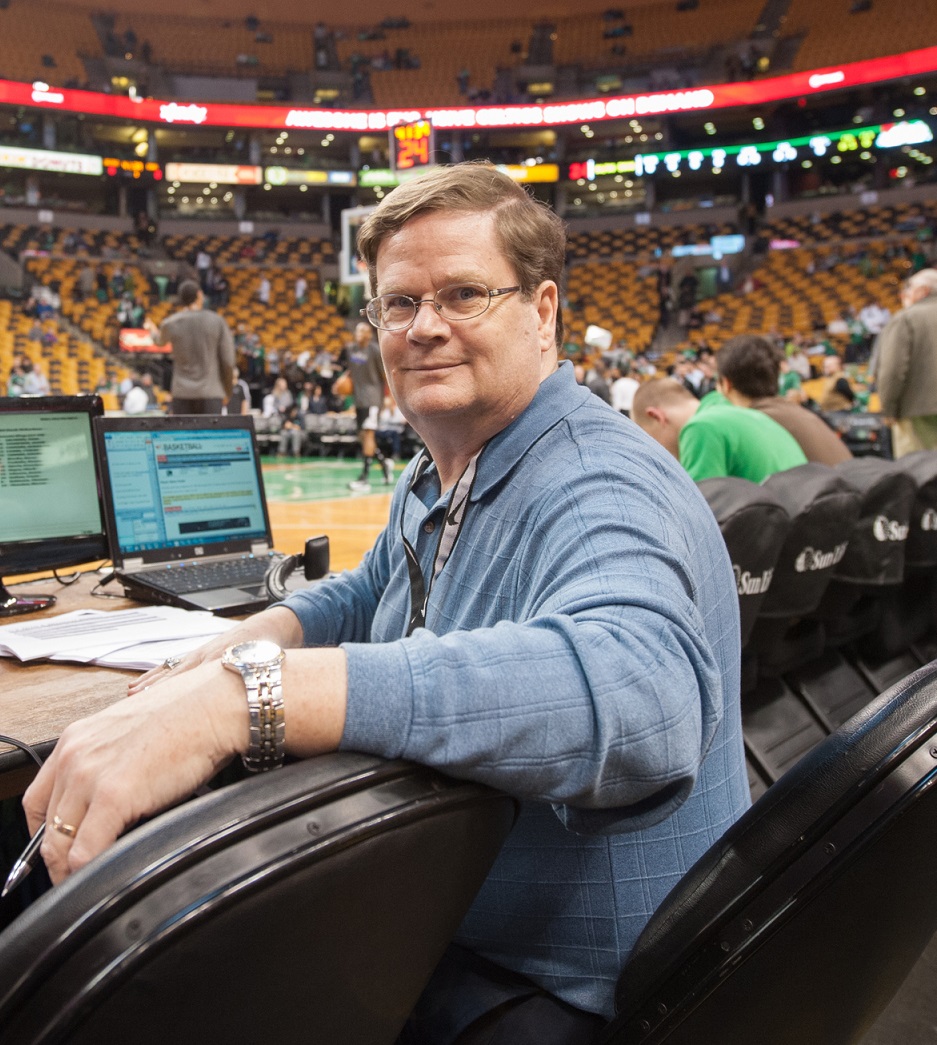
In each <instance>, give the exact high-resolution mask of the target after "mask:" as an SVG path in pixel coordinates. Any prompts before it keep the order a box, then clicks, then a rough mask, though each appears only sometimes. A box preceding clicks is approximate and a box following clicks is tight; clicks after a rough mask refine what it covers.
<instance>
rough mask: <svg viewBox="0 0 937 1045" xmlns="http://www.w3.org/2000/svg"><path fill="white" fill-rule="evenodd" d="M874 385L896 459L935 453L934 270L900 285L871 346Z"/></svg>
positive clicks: (936, 334)
mask: <svg viewBox="0 0 937 1045" xmlns="http://www.w3.org/2000/svg"><path fill="white" fill-rule="evenodd" d="M876 354H877V357H878V359H877V364H876V370H875V380H876V384H877V388H878V394H879V399H880V401H881V404H882V413H883V415H884V416H885V419H886V420H887V421H888V422H889V424H891V430H892V445H893V448H894V454H895V457H903V456H904V455H905V454H908V453H911V452H912V451H914V450H925V449H926V450H932V449H935V448H937V269H932V268H929V269H922V270H921V271H920V272H917V273H915V274H914V275H913V276H911V278H910V279H909V280H908V281H907V282H906V283H905V285H904V287H903V288H902V292H901V311H900V312H899V313H898V314H897V315H895V316H892V318H891V319H890V320H889V321H888V323H887V324H886V325H885V328H884V329H883V330H882V332H881V334H880V335H879V338H878V343H877V345H876Z"/></svg>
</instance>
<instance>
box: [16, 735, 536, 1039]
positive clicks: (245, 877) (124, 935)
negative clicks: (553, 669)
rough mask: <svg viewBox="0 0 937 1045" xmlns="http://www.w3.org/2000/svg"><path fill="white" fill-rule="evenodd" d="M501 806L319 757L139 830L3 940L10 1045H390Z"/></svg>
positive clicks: (445, 786) (473, 876)
mask: <svg viewBox="0 0 937 1045" xmlns="http://www.w3.org/2000/svg"><path fill="white" fill-rule="evenodd" d="M515 811H516V810H515V803H514V801H513V800H512V799H510V798H508V797H506V796H505V795H502V794H499V793H498V792H495V791H492V790H490V789H488V788H485V787H482V786H480V785H476V784H471V783H466V782H464V781H463V782H460V781H455V780H451V779H449V778H447V777H444V776H442V775H440V774H438V773H435V772H433V771H431V770H428V769H425V768H422V767H418V766H413V765H411V764H409V763H405V762H399V761H396V762H388V761H384V760H381V759H377V758H372V757H369V756H363V755H350V754H342V755H329V756H324V757H322V758H316V759H309V760H307V761H303V762H297V763H294V764H292V765H289V766H287V767H286V768H284V769H282V770H279V771H277V772H274V773H267V774H264V775H262V776H257V777H253V778H250V779H247V780H243V781H239V782H237V783H234V784H231V785H229V786H227V787H224V788H220V789H219V790H217V791H214V792H211V793H210V794H207V795H205V796H202V797H200V798H197V799H194V800H192V801H190V802H188V803H186V804H184V805H182V806H180V807H178V808H177V809H175V810H173V811H170V812H168V813H164V814H163V815H161V816H159V817H156V818H155V819H153V820H151V821H150V822H148V823H146V824H144V825H142V826H140V827H138V828H137V829H136V830H134V831H131V832H130V833H129V834H127V835H126V836H125V837H124V838H122V839H121V840H120V841H119V842H118V843H117V844H116V845H115V846H114V847H112V848H111V849H110V850H108V851H107V852H106V853H104V854H103V855H102V856H100V857H98V858H97V859H96V860H95V861H93V862H92V863H91V864H89V865H88V866H87V867H86V868H84V869H83V870H82V871H80V872H78V873H77V874H75V875H74V876H72V877H71V878H70V879H68V880H67V881H66V882H65V883H64V884H62V885H60V886H58V887H57V888H55V889H53V890H51V891H50V892H47V893H45V894H44V895H43V896H41V897H40V898H39V899H38V900H37V901H36V902H35V903H34V904H33V905H32V906H30V907H29V908H27V910H26V911H25V912H24V913H23V914H22V915H20V916H19V917H18V918H17V919H16V920H15V921H14V922H13V923H12V924H11V925H10V926H9V927H8V928H7V929H6V930H5V931H4V932H3V933H2V934H0V1041H3V1042H4V1043H9V1045H14V1043H15V1045H40V1043H41V1045H53V1043H59V1042H62V1043H66V1042H67V1043H68V1045H92V1043H93V1045H102V1043H111V1042H115V1043H116V1042H133V1043H134V1045H168V1043H170V1042H171V1043H173V1045H216V1043H217V1045H222V1043H224V1045H230V1042H232V1041H252V1042H264V1043H270V1045H274V1043H276V1045H291V1043H297V1045H298V1043H300V1042H301V1043H303V1045H308V1043H309V1042H310V1041H321V1042H328V1043H329V1045H390V1043H392V1042H393V1041H394V1040H395V1038H396V1037H397V1034H398V1033H399V1031H400V1028H401V1027H402V1025H403V1023H404V1021H405V1020H406V1017H407V1015H408V1014H409V1012H410V1010H411V1009H412V1007H413V1005H414V1004H415V1002H416V999H417V997H418V996H419V994H420V991H421V990H422V988H423V986H424V984H425V983H426V981H427V980H428V979H429V976H430V974H431V973H432V971H433V968H434V967H435V965H436V963H437V962H438V960H439V958H440V956H441V954H442V952H443V951H444V949H445V948H446V946H447V944H448V943H449V940H450V939H451V937H452V936H453V934H454V932H455V930H456V928H457V927H458V924H459V922H460V921H461V919H462V917H463V915H464V913H465V911H466V910H467V909H468V906H469V904H470V903H471V901H472V899H473V897H474V895H475V893H476V892H477V890H478V888H479V887H480V885H481V883H482V881H483V880H484V878H485V876H486V874H487V872H488V870H489V867H490V865H491V864H492V863H493V861H494V859H495V857H496V855H497V853H498V850H499V849H500V847H501V844H502V842H503V840H504V838H505V837H506V836H507V833H508V831H509V830H510V828H511V826H512V824H513V819H514V815H515Z"/></svg>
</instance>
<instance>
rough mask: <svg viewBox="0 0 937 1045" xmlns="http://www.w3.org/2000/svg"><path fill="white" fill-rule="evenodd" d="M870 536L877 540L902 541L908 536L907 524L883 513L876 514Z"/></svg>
mask: <svg viewBox="0 0 937 1045" xmlns="http://www.w3.org/2000/svg"><path fill="white" fill-rule="evenodd" d="M872 536H873V537H874V538H875V539H876V540H877V541H903V540H906V539H907V536H908V524H907V523H900V522H898V520H897V519H889V518H888V517H887V516H885V515H877V516H876V517H875V522H873V523H872Z"/></svg>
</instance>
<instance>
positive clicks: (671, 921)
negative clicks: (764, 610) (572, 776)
mask: <svg viewBox="0 0 937 1045" xmlns="http://www.w3.org/2000/svg"><path fill="white" fill-rule="evenodd" d="M935 738H937V662H934V663H932V664H930V665H928V666H927V667H925V668H922V669H920V670H919V671H917V672H915V673H914V674H912V675H910V676H909V677H908V678H907V679H905V680H903V681H902V682H901V683H899V684H898V685H897V686H894V687H892V689H890V690H888V691H887V692H886V693H884V694H883V695H881V696H880V697H878V698H876V699H875V700H874V701H873V702H872V703H871V704H870V705H869V706H868V707H866V708H865V709H864V710H863V711H861V712H860V713H859V714H857V715H856V716H854V717H853V718H852V719H850V720H849V721H848V722H847V723H845V724H844V725H843V726H842V727H841V728H840V729H839V730H837V731H836V732H835V733H833V734H831V735H830V736H829V737H827V738H826V739H825V740H824V741H823V742H822V743H821V744H820V745H819V746H818V747H816V748H815V749H814V750H813V751H812V752H811V753H810V754H808V755H807V756H806V757H805V758H803V759H802V760H801V761H800V762H799V763H797V764H796V765H795V766H794V768H792V769H791V770H790V771H789V772H788V773H786V774H785V775H784V776H783V777H782V778H781V779H780V780H779V781H778V782H777V783H775V784H774V785H773V786H772V787H770V788H769V789H768V790H767V791H766V792H765V794H764V795H763V796H762V797H761V798H760V799H759V800H758V801H757V802H756V803H755V805H753V806H752V808H751V809H750V810H749V811H748V812H747V813H746V814H745V815H744V816H743V817H742V818H741V819H740V820H739V821H738V822H737V823H736V824H734V825H733V826H732V827H731V828H730V829H729V831H728V832H727V833H726V834H725V836H724V837H723V838H722V839H721V840H720V841H719V842H717V843H716V845H714V846H713V847H712V848H711V849H710V851H709V852H708V853H706V854H705V855H704V856H703V857H702V859H700V860H699V861H698V862H697V864H696V865H695V866H694V867H693V868H691V870H690V871H689V872H688V873H687V875H686V876H685V878H684V879H683V880H682V881H681V882H680V883H679V884H678V885H677V887H676V888H675V889H674V890H673V891H672V892H671V894H670V895H669V896H668V897H667V898H666V900H665V901H664V903H663V904H662V905H661V907H660V908H659V909H658V911H657V912H656V913H655V914H654V916H653V917H652V919H651V921H650V922H649V923H648V925H647V927H646V928H645V930H644V932H643V934H642V935H641V937H640V938H639V939H638V942H637V943H636V945H635V947H634V950H633V952H632V954H631V956H630V958H629V960H628V962H627V964H626V965H625V966H624V968H623V970H622V973H621V977H620V979H619V983H618V989H617V1008H618V1012H619V1015H618V1017H616V1019H615V1020H614V1021H613V1022H612V1023H611V1024H610V1025H609V1027H608V1029H607V1032H606V1034H605V1036H604V1037H603V1039H602V1041H603V1043H604V1045H663V1043H666V1045H701V1043H710V1042H712V1043H716V1042H718V1043H719V1045H751V1043H752V1042H758V1043H759V1045H790V1043H791V1042H803V1043H804V1045H855V1043H857V1042H859V1040H860V1039H861V1037H862V1035H863V1034H864V1033H865V1032H866V1031H867V1030H868V1028H869V1027H870V1026H871V1025H872V1023H873V1022H874V1020H875V1018H876V1017H877V1016H878V1015H879V1014H880V1013H881V1011H882V1010H883V1009H884V1007H885V1006H886V1004H887V1003H888V1001H889V1000H890V999H891V998H892V997H893V996H894V994H895V993H896V992H897V990H898V988H899V986H900V984H901V983H902V981H903V980H904V978H905V977H906V975H907V974H908V972H909V971H910V969H911V968H912V966H913V965H914V963H915V961H916V960H917V958H918V957H919V955H920V954H921V953H922V951H923V950H924V948H925V947H926V945H927V943H928V941H929V940H930V938H931V937H932V936H933V934H934V932H935V930H937V889H935V888H934V867H935V866H937V831H935V830H934V823H935V818H937V739H935Z"/></svg>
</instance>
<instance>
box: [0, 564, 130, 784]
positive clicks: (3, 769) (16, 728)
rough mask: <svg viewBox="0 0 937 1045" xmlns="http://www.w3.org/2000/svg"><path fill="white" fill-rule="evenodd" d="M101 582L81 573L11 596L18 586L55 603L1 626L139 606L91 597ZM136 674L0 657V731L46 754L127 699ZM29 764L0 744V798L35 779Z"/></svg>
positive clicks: (122, 600) (113, 589) (35, 583)
mask: <svg viewBox="0 0 937 1045" xmlns="http://www.w3.org/2000/svg"><path fill="white" fill-rule="evenodd" d="M99 580H100V577H99V575H98V574H96V573H85V574H82V576H81V578H80V580H78V581H77V582H76V583H75V584H72V585H68V586H64V585H61V584H59V583H58V581H56V580H54V579H51V580H39V581H28V582H26V583H24V584H22V585H14V586H12V589H11V590H12V591H13V592H14V593H15V592H16V591H17V590H18V589H19V588H22V590H23V591H24V592H37V593H39V594H42V595H55V596H56V599H57V602H56V604H55V605H54V606H52V607H51V608H50V609H48V610H42V611H40V612H39V613H30V614H22V615H21V616H16V617H0V624H12V623H14V622H17V621H28V620H39V619H42V618H45V617H48V616H52V615H54V614H57V613H67V612H69V611H70V610H80V609H88V608H90V609H96V610H125V609H131V608H133V607H134V606H137V605H139V603H137V602H134V601H133V600H132V599H125V598H123V597H120V598H107V599H100V598H96V597H94V596H92V595H91V589H92V588H93V587H94V585H95V584H96V583H97V582H98V581H99ZM105 590H106V591H107V592H108V593H111V592H113V593H114V594H117V593H118V592H119V591H120V588H119V586H118V585H111V586H110V587H109V588H107V589H105ZM137 674H139V673H138V672H133V671H118V670H115V669H113V668H99V667H95V666H93V665H89V664H62V663H58V662H56V663H49V662H34V663H30V664H21V663H20V662H19V661H18V660H16V659H15V658H13V657H0V733H5V734H6V735H7V736H12V737H16V739H17V740H22V741H23V742H24V743H27V744H30V745H32V746H34V747H39V748H40V749H41V750H42V751H44V753H46V754H47V753H48V750H49V749H50V748H51V746H52V744H54V742H55V741H56V740H57V739H58V737H59V735H60V734H61V732H62V730H63V729H64V728H65V727H66V726H67V725H68V724H69V723H70V722H74V721H75V720H76V719H79V718H84V716H85V715H90V714H91V713H92V712H94V711H98V710H100V709H101V708H104V707H107V706H108V705H110V704H113V703H114V702H115V701H117V700H120V699H121V698H122V697H125V696H126V695H127V683H128V680H129V679H131V678H133V677H135V675H137ZM33 765H34V763H33V762H32V760H31V759H30V758H29V756H28V755H25V754H24V753H23V752H21V751H19V749H18V748H11V747H10V746H9V745H7V744H2V743H0V798H2V797H8V796H9V795H11V794H18V793H20V792H21V791H22V790H23V789H24V787H25V786H26V784H27V783H28V781H29V779H30V778H31V777H32V776H33V775H34V774H33V770H32V769H30V767H31V766H33Z"/></svg>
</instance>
